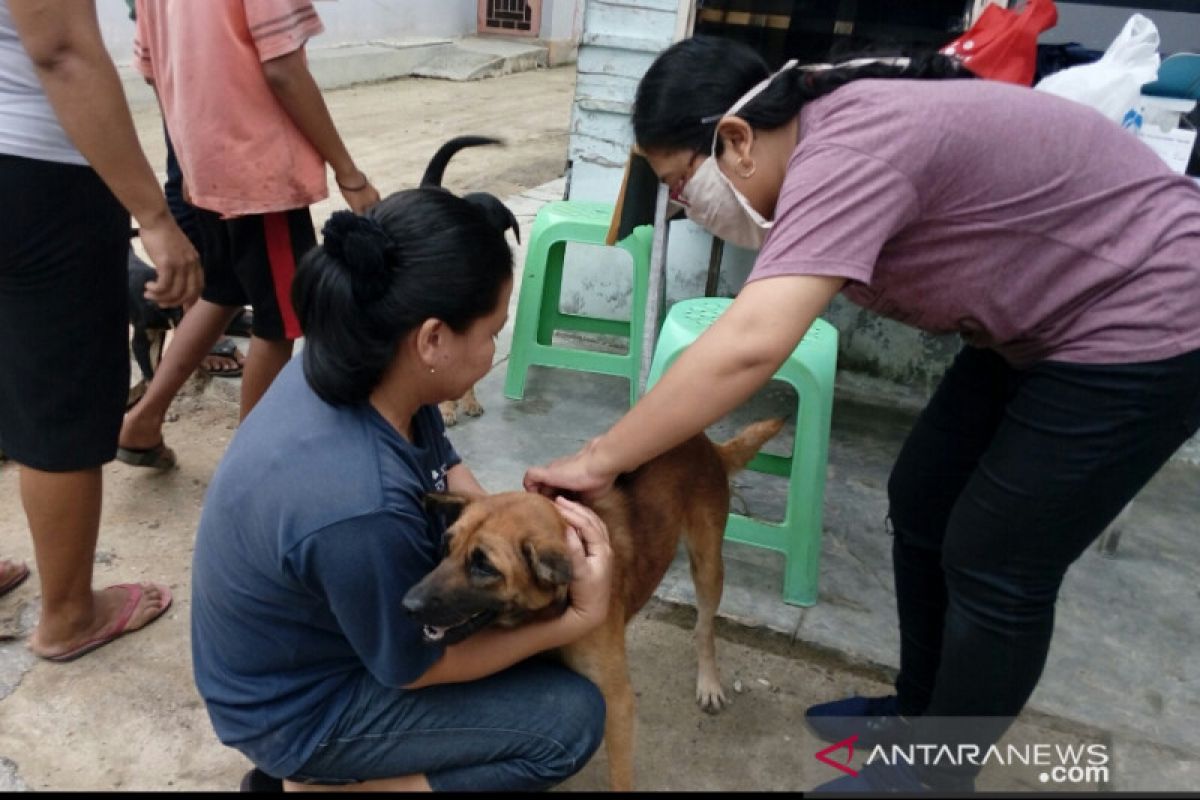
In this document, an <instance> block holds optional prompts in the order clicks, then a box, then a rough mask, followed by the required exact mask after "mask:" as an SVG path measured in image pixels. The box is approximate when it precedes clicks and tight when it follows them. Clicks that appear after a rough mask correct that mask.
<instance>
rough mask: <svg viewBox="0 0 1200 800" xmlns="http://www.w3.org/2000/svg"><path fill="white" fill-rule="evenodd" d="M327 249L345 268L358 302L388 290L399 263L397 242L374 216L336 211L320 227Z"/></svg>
mask: <svg viewBox="0 0 1200 800" xmlns="http://www.w3.org/2000/svg"><path fill="white" fill-rule="evenodd" d="M321 236H322V237H323V239H324V246H325V252H326V253H328V254H329V255H330V256H332V257H333V258H334V260H336V261H337V262H338V263H340V264H342V266H344V267H345V268H346V273H347V275H349V277H350V282H351V285H352V286H353V287H354V295H355V297H356V299H358V301H359V302H362V303H366V302H369V301H370V300H371V299H373V298H376V297H379V296H381V295H383V294H386V293H387V290H388V286H390V285H391V280H392V271H393V270H394V269H395V265H396V257H397V250H396V243H395V242H394V241H393V240H392V237H391V236H390V235H389V234H388V232H387V231H385V230H384V229H383V226H382V225H380V224H379V223H378V222H376V221H375V220H374V219H372V218H371V217H366V216H360V215H358V214H355V213H354V212H353V211H335V212H333V216H331V217H330V218H329V220H328V221H327V222H326V223H325V227H324V228H322V229H321Z"/></svg>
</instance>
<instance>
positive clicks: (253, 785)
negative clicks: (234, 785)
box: [238, 767, 283, 792]
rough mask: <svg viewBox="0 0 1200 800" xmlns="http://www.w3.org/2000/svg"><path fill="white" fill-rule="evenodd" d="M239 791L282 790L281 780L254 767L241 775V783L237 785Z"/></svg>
mask: <svg viewBox="0 0 1200 800" xmlns="http://www.w3.org/2000/svg"><path fill="white" fill-rule="evenodd" d="M238 791H239V792H282V791H283V781H282V780H280V779H279V778H272V777H271V776H270V775H268V774H267V773H265V772H263V771H262V770H261V769H258V768H257V767H255V768H254V769H252V770H250V771H249V772H247V773H246V774H245V775H243V776H242V784H241V786H239V787H238Z"/></svg>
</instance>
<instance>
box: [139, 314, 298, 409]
mask: <svg viewBox="0 0 1200 800" xmlns="http://www.w3.org/2000/svg"><path fill="white" fill-rule="evenodd" d="M225 324H229V323H228V322H227V323H225ZM222 330H224V328H222ZM295 345H296V343H295V341H293V340H291V339H282V340H278V341H274V340H271V339H260V338H259V337H257V336H255V337H253V338H251V339H250V354H249V355H248V356H247V357H246V371H245V372H244V373H243V374H242V417H241V418H242V419H245V418H246V415H247V414H249V413H250V411H251V410H252V409H253V408H254V407H255V406H256V405H258V401H259V400H261V399H262V396H263V395H264V394H266V393H267V389H270V388H271V383H272V381H274V380H275V376H276V375H278V374H279V371H280V370H281V369H283V368H284V367H285V366H286V365H287V362H288V359H290V358H291V357H292V350H293V348H294V347H295ZM157 379H158V378H157V376H155V380H157Z"/></svg>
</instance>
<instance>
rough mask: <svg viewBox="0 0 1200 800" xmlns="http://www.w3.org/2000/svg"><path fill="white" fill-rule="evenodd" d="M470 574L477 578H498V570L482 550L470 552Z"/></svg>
mask: <svg viewBox="0 0 1200 800" xmlns="http://www.w3.org/2000/svg"><path fill="white" fill-rule="evenodd" d="M470 569H471V574H472V575H474V576H476V577H479V578H499V577H500V570H498V569H496V567H495V565H493V564H492V562H491V561H490V560H488V557H487V553H485V552H483V551H482V550H474V551H472V552H471V563H470Z"/></svg>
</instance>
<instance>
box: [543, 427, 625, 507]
mask: <svg viewBox="0 0 1200 800" xmlns="http://www.w3.org/2000/svg"><path fill="white" fill-rule="evenodd" d="M595 441H596V440H595V439H593V440H592V441H590V442H588V443H587V444H586V445H584V446H583V448H582V449H580V450H579V452H577V453H573V454H572V455H569V456H563V457H562V458H559V459H555V460H554V461H551V462H550V463H549V464H547V465H546V466H544V467H530V468H529V469H528V470H526V472H525V480H524V486H525V491H527V492H536V493H538V494H541V495H544V496H546V497H556V496H558V495H561V494H562V493H563V492H564V491H566V492H571V493H573V494H575V495H577V496H579V497H582V498H584V499H585V500H597V499H599V498H600V497H603V496H604V495H605V494H607V493H608V492H609V490H611V489H612V486H613V482H614V481H615V480H616V478H617V475H616V473H612V474H609V473H608V471H607V470H604V469H603V468H601V467H599V466H598V464H597V458H596V454H595V449H596V446H595Z"/></svg>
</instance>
